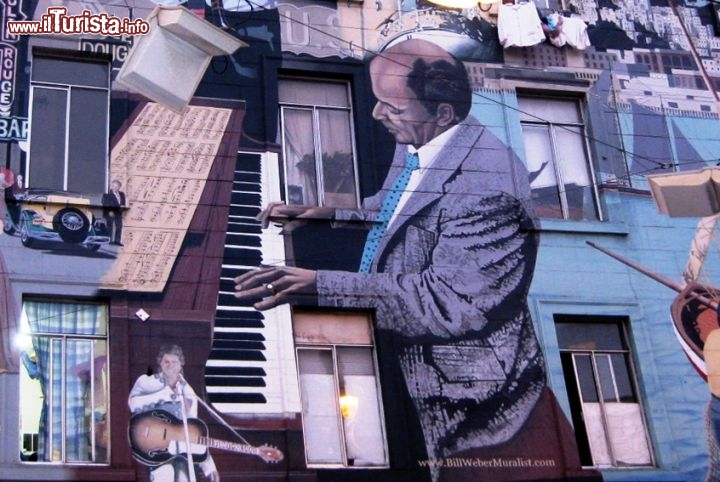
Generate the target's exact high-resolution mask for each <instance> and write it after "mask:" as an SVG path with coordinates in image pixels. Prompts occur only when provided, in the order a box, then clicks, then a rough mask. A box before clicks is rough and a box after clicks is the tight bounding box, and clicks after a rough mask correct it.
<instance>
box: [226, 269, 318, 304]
mask: <svg viewBox="0 0 720 482" xmlns="http://www.w3.org/2000/svg"><path fill="white" fill-rule="evenodd" d="M235 296H236V297H237V298H239V299H241V300H246V301H252V302H254V304H253V307H254V308H255V309H256V310H259V311H263V310H268V309H270V308H274V307H276V306H278V305H282V304H284V303H289V302H292V301H298V300H307V298H308V297H315V296H317V272H316V271H314V270H309V269H303V268H297V267H294V266H278V267H264V268H259V269H256V270H252V271H248V272H247V273H245V274H242V275H240V276H238V277H237V278H235Z"/></svg>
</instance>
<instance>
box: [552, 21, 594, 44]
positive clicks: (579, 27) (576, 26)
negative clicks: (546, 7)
mask: <svg viewBox="0 0 720 482" xmlns="http://www.w3.org/2000/svg"><path fill="white" fill-rule="evenodd" d="M555 17H557V19H556V20H555V25H556V27H555V30H557V31H559V33H558V34H557V35H556V36H552V35H551V36H549V37H548V39H549V40H550V43H551V44H553V45H554V46H555V47H562V46H563V45H565V44H567V45H569V46H570V47H574V48H576V49H578V50H585V49H586V48H588V47H589V46H590V37H588V33H587V25H586V24H585V22H584V21H583V20H582V19H581V18H579V17H562V16H560V15H559V14H557V13H553V14H552V15H551V16H548V20H550V19H555Z"/></svg>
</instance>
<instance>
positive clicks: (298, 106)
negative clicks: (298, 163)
mask: <svg viewBox="0 0 720 482" xmlns="http://www.w3.org/2000/svg"><path fill="white" fill-rule="evenodd" d="M283 81H300V82H312V83H324V84H342V85H344V86H345V95H346V99H347V107H346V106H338V105H326V104H318V103H313V104H310V103H294V102H287V101H282V100H280V99H279V98H278V116H279V132H280V142H281V149H282V158H283V176H284V182H283V195H284V197H285V199H286V201H287V202H288V203H289V202H290V193H289V184H288V162H287V159H288V156H287V154H286V146H287V140H286V130H285V127H284V126H285V122H286V120H285V117H286V115H285V114H286V110H290V109H292V110H304V111H310V112H311V113H312V127H313V152H314V154H315V159H316V163H315V179H316V193H315V194H316V196H317V200H318V202H317V204H316V205H317V206H319V207H326V206H327V207H340V206H332V205H328V204H327V202H326V199H325V176H324V169H323V160H322V133H321V129H320V111H321V110H329V111H339V112H346V113H347V115H348V119H349V126H348V127H349V132H350V139H349V140H348V141H349V144H350V148H351V154H352V163H353V181H354V186H353V189H354V193H353V194H354V201H355V207H359V206H360V202H361V197H360V177H359V176H360V172H359V169H358V149H357V142H356V133H355V131H356V127H355V107H354V105H353V92H352V82H351V81H350V80H343V79H327V78H323V79H318V78H313V77H308V76H294V75H289V74H283V75H280V76H279V77H278V84H280V83H282V82H283Z"/></svg>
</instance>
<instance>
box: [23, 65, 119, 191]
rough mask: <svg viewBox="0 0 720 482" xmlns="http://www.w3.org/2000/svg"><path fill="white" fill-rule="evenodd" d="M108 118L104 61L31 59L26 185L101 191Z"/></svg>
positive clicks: (107, 69) (107, 79) (107, 77)
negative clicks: (28, 149)
mask: <svg viewBox="0 0 720 482" xmlns="http://www.w3.org/2000/svg"><path fill="white" fill-rule="evenodd" d="M109 115H110V63H109V62H108V61H98V60H97V59H95V60H91V59H84V58H80V57H59V56H53V55H49V54H47V55H37V54H36V55H34V56H33V58H32V74H31V89H30V143H29V145H30V151H29V157H28V159H29V160H28V172H27V173H26V174H27V175H26V178H25V179H26V184H27V186H28V187H31V188H40V189H54V190H61V191H74V192H81V193H100V192H105V190H106V187H107V169H108V132H109V124H108V122H109Z"/></svg>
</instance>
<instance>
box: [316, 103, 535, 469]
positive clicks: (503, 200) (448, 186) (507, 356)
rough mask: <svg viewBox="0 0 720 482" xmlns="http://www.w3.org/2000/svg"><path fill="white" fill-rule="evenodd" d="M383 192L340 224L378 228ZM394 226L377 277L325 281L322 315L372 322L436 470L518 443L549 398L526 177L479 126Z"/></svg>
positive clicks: (466, 133)
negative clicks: (358, 315) (455, 456)
mask: <svg viewBox="0 0 720 482" xmlns="http://www.w3.org/2000/svg"><path fill="white" fill-rule="evenodd" d="M405 154H406V146H402V145H401V146H398V147H397V150H396V153H395V157H394V161H393V165H392V167H391V169H390V171H389V173H388V176H387V179H386V180H385V184H384V186H383V189H382V190H381V191H380V192H379V193H378V194H376V195H375V196H373V197H371V198H368V199H366V200H365V201H364V203H363V209H362V210H356V211H345V210H343V211H340V210H338V211H337V212H336V219H342V220H350V219H364V220H367V221H371V220H372V217H373V215H374V213H375V212H377V211H378V210H379V207H380V203H381V202H382V199H383V197H384V194H385V193H386V192H387V189H389V187H390V186H391V185H392V183H393V181H394V179H395V177H396V176H397V175H398V173H399V171H400V170H401V168H402V165H403V163H404V161H405ZM432 170H433V171H432V172H431V173H428V175H425V176H424V177H423V179H422V181H421V183H420V185H419V186H418V189H417V190H416V191H415V192H413V194H412V195H411V196H410V197H409V199H408V202H407V203H406V204H405V206H404V207H403V209H402V212H400V213H399V217H398V218H397V219H396V220H395V221H394V222H393V224H392V225H391V226H390V228H389V230H388V232H387V234H386V236H385V238H384V239H383V242H382V244H381V246H380V248H379V250H378V253H377V255H376V257H375V260H374V263H373V267H372V269H371V272H370V273H367V274H364V273H351V272H340V271H318V274H317V285H318V293H319V303H320V304H321V305H324V306H334V307H341V308H370V309H374V310H375V317H376V318H375V322H376V328H377V329H378V330H391V331H393V332H395V333H396V334H397V336H398V337H400V338H401V339H402V340H403V343H402V344H403V346H404V348H403V349H402V350H401V352H399V353H397V357H398V362H399V364H400V366H401V369H402V372H403V375H404V378H405V383H406V386H407V389H408V391H409V393H410V397H411V398H412V400H413V403H414V405H415V408H416V410H417V413H418V417H419V419H420V424H421V426H422V429H423V434H424V437H425V444H426V448H427V452H428V456H429V457H430V458H439V457H445V456H448V455H450V454H452V453H454V452H458V451H461V450H465V449H469V448H476V447H483V446H490V445H495V444H499V443H502V442H505V441H507V440H509V439H510V438H511V437H512V436H513V435H514V434H515V433H517V432H518V430H520V429H521V427H522V425H523V423H524V422H525V420H526V419H527V417H528V415H529V413H530V411H531V410H532V408H533V407H534V406H535V403H536V401H537V399H538V397H539V395H540V392H541V390H542V388H543V387H544V386H545V368H544V361H543V357H542V353H541V351H540V348H539V346H538V342H537V339H536V336H535V332H534V329H533V326H532V321H531V319H530V315H529V312H528V308H527V294H528V289H529V286H530V282H531V279H532V272H533V269H534V264H535V258H536V253H537V246H538V234H537V230H536V229H535V228H536V224H535V220H534V217H533V216H532V214H531V213H532V211H531V210H530V208H529V197H530V189H529V185H528V175H527V171H526V170H525V167H524V166H523V165H522V163H521V162H520V161H519V160H518V159H517V157H516V156H515V155H514V154H513V153H512V151H511V150H510V149H509V148H508V147H507V146H505V145H504V144H502V142H500V140H499V139H498V138H497V137H496V136H495V135H494V134H492V132H490V130H489V129H488V128H486V127H483V126H481V125H480V124H479V122H478V121H477V120H476V119H474V118H473V117H469V118H467V119H466V120H465V121H463V122H462V123H461V124H460V127H459V129H458V130H457V131H456V133H455V134H454V135H453V137H452V138H451V139H450V140H449V141H448V142H447V144H446V145H445V146H444V147H443V149H442V150H441V151H440V153H439V154H438V157H437V158H436V159H435V162H434V163H433V166H432Z"/></svg>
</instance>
